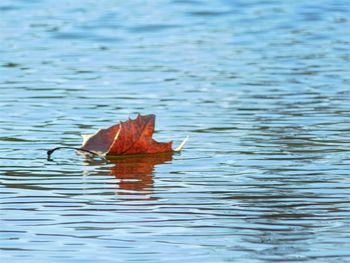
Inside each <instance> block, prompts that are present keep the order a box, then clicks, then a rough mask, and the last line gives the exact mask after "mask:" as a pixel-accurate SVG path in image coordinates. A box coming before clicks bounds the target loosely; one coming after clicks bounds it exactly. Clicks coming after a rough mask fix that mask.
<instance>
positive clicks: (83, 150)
mask: <svg viewBox="0 0 350 263" xmlns="http://www.w3.org/2000/svg"><path fill="white" fill-rule="evenodd" d="M59 149H73V150H76V151H80V152H87V153H90V154H92V155H94V156H99V155H98V154H97V153H94V152H91V151H89V150H85V149H81V148H76V147H68V146H61V147H56V148H53V149H51V150H48V151H47V160H48V161H52V159H51V155H52V154H53V152H54V151H56V150H59Z"/></svg>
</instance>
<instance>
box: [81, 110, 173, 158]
mask: <svg viewBox="0 0 350 263" xmlns="http://www.w3.org/2000/svg"><path fill="white" fill-rule="evenodd" d="M154 124H155V115H153V114H150V115H145V116H141V115H138V116H137V118H136V119H135V120H131V119H129V120H128V121H126V122H121V123H120V124H117V125H113V126H111V127H109V128H107V129H101V130H99V131H98V132H97V133H96V134H93V135H84V136H83V138H84V142H83V145H82V147H81V148H82V149H84V150H88V151H91V152H95V153H97V154H99V155H103V156H105V155H109V156H110V155H124V154H145V153H164V152H172V151H173V150H172V148H171V145H172V142H167V143H160V142H157V141H155V140H154V139H153V138H152V135H153V132H154Z"/></svg>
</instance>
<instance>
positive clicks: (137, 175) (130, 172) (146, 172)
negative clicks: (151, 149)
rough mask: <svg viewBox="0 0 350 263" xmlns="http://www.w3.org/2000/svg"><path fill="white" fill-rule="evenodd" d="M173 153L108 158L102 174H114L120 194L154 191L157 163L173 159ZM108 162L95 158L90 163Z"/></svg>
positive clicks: (142, 193)
mask: <svg viewBox="0 0 350 263" xmlns="http://www.w3.org/2000/svg"><path fill="white" fill-rule="evenodd" d="M172 155H173V154H172V153H161V154H146V155H130V156H123V157H117V158H113V159H108V160H107V164H111V165H112V166H109V167H108V170H107V171H106V167H104V168H103V170H100V171H99V174H100V175H106V174H109V175H113V176H114V177H115V178H116V179H117V191H116V193H117V194H118V195H124V196H126V195H132V196H133V197H135V195H145V194H150V193H152V191H153V186H154V168H155V166H156V165H159V164H164V163H167V162H170V161H172ZM98 164H100V165H102V164H106V161H103V163H102V161H97V160H94V161H93V162H90V165H98Z"/></svg>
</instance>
